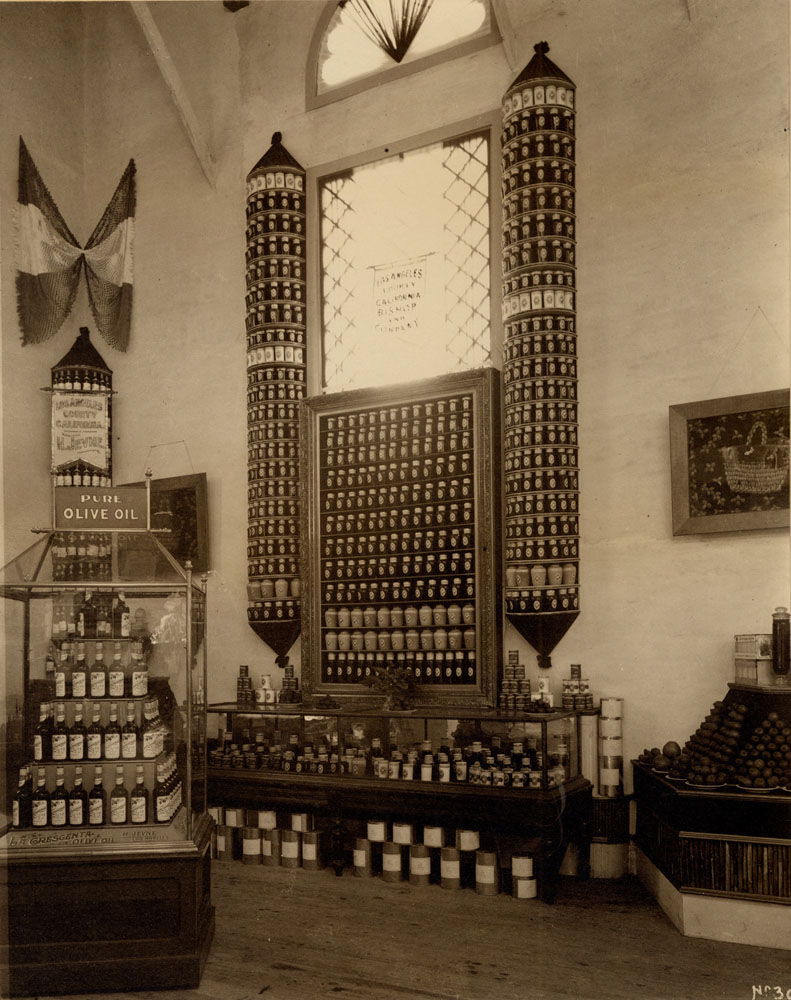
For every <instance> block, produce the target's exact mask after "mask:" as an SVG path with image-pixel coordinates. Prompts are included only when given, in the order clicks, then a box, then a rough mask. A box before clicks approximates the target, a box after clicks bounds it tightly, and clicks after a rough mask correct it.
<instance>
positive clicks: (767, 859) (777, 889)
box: [632, 684, 791, 950]
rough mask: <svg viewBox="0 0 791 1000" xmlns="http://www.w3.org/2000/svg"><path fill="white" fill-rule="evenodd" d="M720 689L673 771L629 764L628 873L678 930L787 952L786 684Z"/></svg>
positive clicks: (790, 851) (790, 822)
mask: <svg viewBox="0 0 791 1000" xmlns="http://www.w3.org/2000/svg"><path fill="white" fill-rule="evenodd" d="M729 687H730V690H729V692H728V694H727V695H726V697H725V699H724V700H723V701H722V702H717V703H715V705H714V706H713V709H712V711H711V712H710V713H709V716H708V717H707V719H706V720H704V723H703V724H702V725H701V727H700V728H699V729H698V731H697V733H696V734H694V735H693V737H692V738H691V739H690V740H689V741H688V742H687V744H686V745H685V747H684V750H685V751H686V756H687V758H688V760H687V761H686V762H684V763H683V764H682V767H681V768H680V769H679V768H678V767H677V766H674V764H673V761H672V759H671V762H670V767H666V766H665V762H664V761H661V760H660V762H659V763H660V769H659V770H657V769H656V768H655V767H653V766H652V765H651V764H650V763H648V762H646V761H645V760H635V761H633V762H632V764H633V768H634V795H635V800H636V803H637V825H636V832H635V843H636V847H637V851H636V865H637V872H638V875H639V876H640V878H641V879H642V881H643V882H644V883H645V884H646V885H647V887H648V888H649V890H650V891H652V892H653V894H654V895H655V896H656V898H657V901H658V902H659V903H660V905H661V906H662V908H663V909H664V910H665V912H666V913H667V915H668V916H669V917H670V919H671V920H672V921H673V923H674V924H675V925H676V926H677V927H678V929H679V930H680V931H681V932H682V933H683V934H686V935H688V936H692V937H705V938H713V939H716V940H724V941H732V942H734V943H741V944H753V945H759V946H764V947H772V948H784V949H789V950H791V907H790V906H789V904H791V779H789V777H788V774H789V770H788V769H789V767H790V766H791V749H789V740H788V736H789V733H788V732H787V731H788V730H789V728H790V727H791V689H789V688H781V687H760V686H758V685H744V684H731V685H729ZM704 726H705V728H704ZM684 767H686V768H687V777H684V776H683V774H682V773H680V772H681V771H683V770H684ZM693 768H695V770H693ZM690 778H692V779H694V780H690ZM723 779H725V780H723ZM770 782H771V784H770Z"/></svg>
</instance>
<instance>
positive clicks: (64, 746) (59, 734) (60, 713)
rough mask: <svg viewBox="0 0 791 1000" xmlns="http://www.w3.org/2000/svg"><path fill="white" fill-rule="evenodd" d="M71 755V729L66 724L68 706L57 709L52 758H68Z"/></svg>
mask: <svg viewBox="0 0 791 1000" xmlns="http://www.w3.org/2000/svg"><path fill="white" fill-rule="evenodd" d="M68 756H69V730H68V727H67V726H66V707H65V705H58V706H57V708H56V709H55V724H54V726H53V727H52V759H53V760H67V759H68Z"/></svg>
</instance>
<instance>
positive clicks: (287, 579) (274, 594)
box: [247, 575, 302, 603]
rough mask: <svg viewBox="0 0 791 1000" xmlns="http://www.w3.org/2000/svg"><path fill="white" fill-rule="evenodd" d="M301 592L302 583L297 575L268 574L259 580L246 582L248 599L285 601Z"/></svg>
mask: <svg viewBox="0 0 791 1000" xmlns="http://www.w3.org/2000/svg"><path fill="white" fill-rule="evenodd" d="M301 592H302V584H301V581H300V578H299V577H298V576H285V575H280V576H277V575H275V576H270V577H265V578H264V579H261V580H251V581H250V582H249V583H248V584H247V596H248V598H250V600H255V601H258V600H262V601H285V602H286V603H288V598H297V597H299V596H300V594H301Z"/></svg>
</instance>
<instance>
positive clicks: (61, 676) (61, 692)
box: [55, 670, 66, 698]
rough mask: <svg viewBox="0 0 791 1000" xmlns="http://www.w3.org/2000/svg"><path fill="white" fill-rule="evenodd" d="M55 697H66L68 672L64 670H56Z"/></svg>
mask: <svg viewBox="0 0 791 1000" xmlns="http://www.w3.org/2000/svg"><path fill="white" fill-rule="evenodd" d="M55 697H56V698H65V697H66V674H65V673H64V672H63V671H62V670H56V671H55Z"/></svg>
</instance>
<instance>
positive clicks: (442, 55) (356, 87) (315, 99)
mask: <svg viewBox="0 0 791 1000" xmlns="http://www.w3.org/2000/svg"><path fill="white" fill-rule="evenodd" d="M337 6H338V0H329V2H328V3H327V5H326V6H325V8H324V10H323V11H322V12H321V16H320V17H319V20H318V22H317V24H316V29H315V31H314V32H313V37H312V38H311V40H310V48H309V49H308V60H307V72H306V73H305V110H306V111H313V110H315V109H316V108H323V107H325V106H326V105H328V104H334V103H335V101H342V100H344V99H345V98H347V97H353V96H354V95H355V94H359V93H362V92H363V91H365V90H370V89H371V88H372V87H378V86H379V85H380V84H382V83H391V82H392V81H393V80H400V79H402V78H403V77H406V76H411V75H412V74H413V73H420V72H422V71H423V70H424V69H429V68H430V67H431V66H437V65H439V64H440V63H444V62H448V61H450V60H451V59H459V58H461V57H462V56H467V55H470V54H472V53H473V52H480V51H482V50H483V49H488V48H491V47H492V46H494V45H500V44H501V43H502V42H503V36H502V34H501V32H500V27H499V25H498V23H497V13H496V11H495V6H496V4H495V3H494V2H493V0H489V15H490V16H489V20H490V25H491V26H490V29H489V32H488V34H486V35H481V36H479V37H478V38H470V39H467V40H463V41H461V42H458V43H457V44H456V45H450V46H448V47H447V48H445V49H440V50H439V51H438V52H431V53H429V54H428V55H425V56H422V57H421V58H419V59H415V60H413V61H411V62H408V63H406V64H403V63H394V64H393V66H391V67H389V68H388V69H383V70H379V71H377V72H374V73H371V74H369V75H368V76H363V77H360V79H359V80H353V81H352V82H351V83H342V84H340V86H338V87H332V88H331V89H330V90H327V91H325V92H324V93H323V94H320V93H319V55H320V54H321V46H322V44H323V42H324V36H325V34H326V32H327V28H328V27H329V23H330V21H331V20H332V16H333V14H334V13H335V10H336V8H337Z"/></svg>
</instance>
